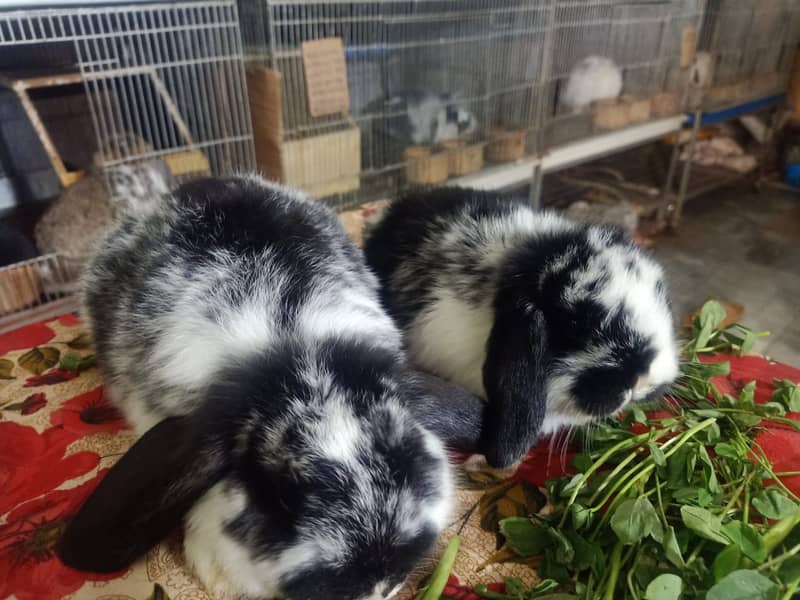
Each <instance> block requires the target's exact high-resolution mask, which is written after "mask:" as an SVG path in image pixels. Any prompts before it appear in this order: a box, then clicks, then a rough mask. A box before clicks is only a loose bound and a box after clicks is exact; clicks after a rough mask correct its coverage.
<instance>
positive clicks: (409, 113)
mask: <svg viewBox="0 0 800 600" xmlns="http://www.w3.org/2000/svg"><path fill="white" fill-rule="evenodd" d="M389 110H390V112H392V113H396V112H402V113H404V118H402V119H392V123H391V124H390V126H389V133H390V135H391V136H392V137H393V138H395V139H398V140H402V141H405V142H410V143H412V144H417V145H419V144H439V143H441V142H446V141H448V140H454V139H457V138H463V137H467V136H469V135H471V134H472V133H474V132H475V130H476V129H477V128H478V120H477V118H476V117H475V115H474V114H473V113H472V112H471V111H470V110H468V109H467V108H466V107H465V106H464V105H463V104H462V103H461V102H459V100H458V99H457V98H456V97H454V96H453V95H451V94H435V93H432V92H424V91H416V90H414V91H407V92H403V93H401V94H398V95H396V96H394V97H392V98H391V99H390V100H389Z"/></svg>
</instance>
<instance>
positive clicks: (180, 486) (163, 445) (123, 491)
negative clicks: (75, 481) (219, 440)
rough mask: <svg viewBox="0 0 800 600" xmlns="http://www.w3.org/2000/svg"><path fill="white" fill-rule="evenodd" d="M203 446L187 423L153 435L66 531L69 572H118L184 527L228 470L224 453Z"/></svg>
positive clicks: (173, 423) (167, 423)
mask: <svg viewBox="0 0 800 600" xmlns="http://www.w3.org/2000/svg"><path fill="white" fill-rule="evenodd" d="M207 443H208V442H207V441H206V444H207ZM201 444H202V441H201V438H200V436H199V435H197V434H196V433H195V432H194V430H193V427H192V425H191V420H190V418H189V417H172V418H169V419H166V420H164V421H162V422H160V423H159V424H158V425H156V426H155V427H153V428H152V429H150V430H149V431H147V433H145V434H144V435H143V436H142V437H141V438H140V439H139V441H137V442H136V443H135V444H134V445H133V447H131V449H130V450H128V452H127V453H126V454H125V455H124V456H123V457H122V458H121V459H120V460H119V461H118V462H117V463H116V464H115V465H114V466H113V467H112V468H111V470H110V471H109V472H108V474H107V475H106V476H105V478H104V479H103V480H102V481H101V482H100V485H98V486H97V489H96V490H95V491H94V493H93V494H92V495H91V496H90V497H89V499H88V500H87V501H86V503H85V504H84V505H83V506H82V507H81V509H80V510H79V511H78V514H77V515H75V517H74V518H73V519H72V521H70V523H69V524H68V525H67V528H66V531H65V532H64V535H63V536H62V538H61V540H60V542H59V545H58V556H59V558H60V559H61V560H62V561H63V562H64V564H66V565H68V566H70V567H73V568H75V569H80V570H82V571H95V572H99V573H110V572H114V571H118V570H119V569H122V568H124V567H126V566H128V565H129V564H130V563H132V562H133V561H134V560H136V559H137V558H138V557H139V556H141V555H142V554H144V553H145V552H146V551H147V550H149V549H150V548H151V547H152V546H154V545H155V544H157V543H158V542H159V541H160V540H162V539H163V538H164V537H166V536H167V535H168V534H169V533H170V532H171V531H172V530H173V529H175V527H176V526H178V525H180V524H181V522H182V518H183V516H184V515H185V514H186V513H187V512H188V511H189V509H190V508H191V507H192V505H193V504H194V503H195V502H196V501H197V500H198V499H199V498H200V496H202V495H203V494H204V493H205V492H206V491H207V490H208V489H209V488H210V487H211V486H212V485H213V484H214V483H216V482H217V481H219V479H220V478H221V477H222V474H223V472H224V469H225V464H224V459H223V458H222V456H220V455H221V454H222V453H220V452H217V453H215V452H209V451H208V448H203V447H201Z"/></svg>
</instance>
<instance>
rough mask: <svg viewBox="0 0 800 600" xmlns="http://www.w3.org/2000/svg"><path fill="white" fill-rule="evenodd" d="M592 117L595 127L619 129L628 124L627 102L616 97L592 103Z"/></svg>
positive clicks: (629, 121)
mask: <svg viewBox="0 0 800 600" xmlns="http://www.w3.org/2000/svg"><path fill="white" fill-rule="evenodd" d="M592 117H593V119H594V126H595V127H596V128H597V129H603V130H612V129H621V128H623V127H627V126H628V125H630V123H631V120H630V110H629V107H628V103H627V102H624V101H621V100H617V99H616V98H606V99H603V100H597V101H596V102H594V103H592Z"/></svg>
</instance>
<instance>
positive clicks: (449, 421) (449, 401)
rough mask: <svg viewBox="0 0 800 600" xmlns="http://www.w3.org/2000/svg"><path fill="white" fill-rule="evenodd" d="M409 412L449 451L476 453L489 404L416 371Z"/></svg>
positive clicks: (460, 389) (458, 388) (436, 378)
mask: <svg viewBox="0 0 800 600" xmlns="http://www.w3.org/2000/svg"><path fill="white" fill-rule="evenodd" d="M412 378H413V381H414V385H413V386H412V387H413V390H414V394H413V396H414V397H413V399H412V401H411V404H410V405H409V408H410V409H411V411H412V412H413V413H414V415H415V416H416V417H417V419H419V421H420V422H421V423H422V424H423V425H424V426H425V427H426V428H427V429H429V430H430V431H432V432H433V433H435V434H436V435H437V436H439V438H440V439H441V440H442V441H443V442H444V443H445V444H446V445H447V446H449V447H451V448H453V449H456V450H463V451H465V452H477V451H478V449H479V447H480V440H481V431H482V429H483V414H484V411H485V410H486V403H485V402H484V401H483V400H481V399H480V398H479V397H478V396H475V395H474V394H471V393H470V392H468V391H467V390H465V389H464V388H462V387H461V386H458V385H455V384H452V383H449V382H447V381H445V380H444V379H441V378H439V377H436V376H434V375H429V374H428V373H422V372H420V371H417V372H415V373H414V374H413V376H412Z"/></svg>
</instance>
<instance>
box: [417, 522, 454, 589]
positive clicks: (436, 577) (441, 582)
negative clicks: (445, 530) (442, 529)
mask: <svg viewBox="0 0 800 600" xmlns="http://www.w3.org/2000/svg"><path fill="white" fill-rule="evenodd" d="M460 543H461V538H460V537H459V536H458V535H454V536H453V537H451V538H450V541H449V542H448V544H447V548H445V550H444V553H443V554H442V558H440V559H439V564H437V565H436V568H435V569H434V570H433V575H431V580H430V583H428V589H427V590H425V593H424V594H422V596H421V597H420V598H419V600H438V599H439V597H440V596H441V595H442V592H443V591H444V588H445V586H446V585H447V579H448V578H449V577H450V571H452V570H453V564H454V563H455V561H456V554H458V546H459V544H460Z"/></svg>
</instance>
